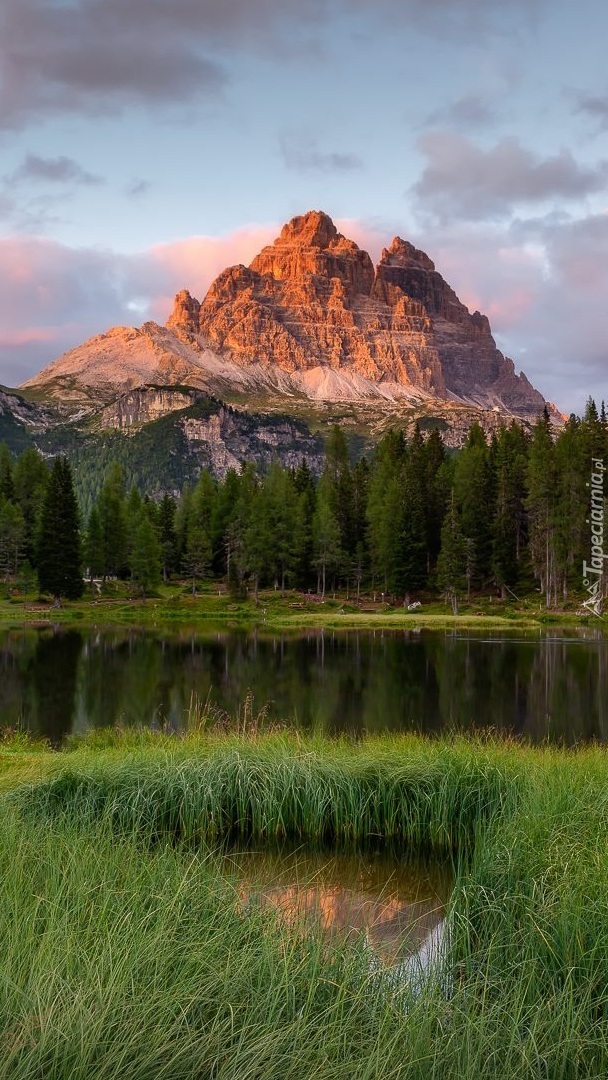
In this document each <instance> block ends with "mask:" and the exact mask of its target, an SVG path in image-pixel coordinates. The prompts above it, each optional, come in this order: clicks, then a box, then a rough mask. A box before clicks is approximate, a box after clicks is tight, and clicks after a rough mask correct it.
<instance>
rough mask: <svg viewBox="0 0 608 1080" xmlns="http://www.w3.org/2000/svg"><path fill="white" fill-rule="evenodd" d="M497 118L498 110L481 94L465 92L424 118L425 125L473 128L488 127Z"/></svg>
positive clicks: (463, 128) (462, 128) (460, 128)
mask: <svg viewBox="0 0 608 1080" xmlns="http://www.w3.org/2000/svg"><path fill="white" fill-rule="evenodd" d="M497 119H498V110H497V109H495V108H494V106H493V105H490V104H489V103H488V101H487V99H486V98H485V97H482V96H481V94H466V95H465V96H464V97H461V98H458V99H457V100H456V101H453V102H451V103H450V104H449V105H446V106H444V108H442V109H435V111H434V112H432V113H430V114H429V116H428V117H427V119H426V122H425V127H442V128H456V129H457V130H471V129H473V130H475V129H478V128H485V127H489V126H491V125H492V124H495V123H496V121H497Z"/></svg>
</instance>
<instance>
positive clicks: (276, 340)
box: [167, 211, 545, 418]
mask: <svg viewBox="0 0 608 1080" xmlns="http://www.w3.org/2000/svg"><path fill="white" fill-rule="evenodd" d="M167 325H168V326H170V327H171V328H172V329H173V330H181V331H182V332H184V331H185V332H187V333H190V334H193V335H197V336H200V337H201V338H202V339H203V340H204V341H205V342H206V343H207V344H208V345H209V346H210V347H211V349H213V350H214V351H216V352H218V353H220V354H221V355H225V356H227V357H230V359H231V360H232V361H233V362H236V363H237V364H239V365H241V366H244V367H246V366H249V365H252V364H255V365H262V366H265V367H275V368H278V369H280V370H281V371H283V372H285V373H288V374H289V375H291V376H294V375H295V376H297V377H298V378H297V381H298V383H299V385H301V386H302V388H303V389H304V390H305V391H306V390H307V389H308V388H309V387H310V386H312V385H313V384H315V385H318V383H319V380H320V378H321V376H320V375H319V374H318V373H319V370H321V371H323V370H324V369H325V370H326V371H334V372H336V373H341V374H342V375H345V376H347V378H348V379H349V380H350V382H351V383H352V381H353V379H355V380H356V379H357V378H360V379H364V380H366V381H367V382H369V383H372V384H376V385H377V386H379V385H382V386H383V388H384V392H385V393H386V395H387V396H389V397H393V398H395V399H399V398H403V397H411V398H414V399H416V398H418V399H419V400H420V399H429V398H435V399H440V400H446V401H447V400H452V401H458V400H459V401H461V402H462V403H463V404H467V405H478V406H480V407H482V408H485V409H492V408H494V407H498V408H499V410H500V411H502V412H506V413H512V414H515V415H519V416H523V417H530V418H532V417H536V416H537V415H538V413H539V412H540V410H542V408H543V405H544V404H545V401H544V398H543V397H542V395H541V394H540V393H539V392H538V391H537V390H535V389H534V388H533V387H532V386H531V385H530V383H529V382H528V380H527V379H526V377H525V376H524V375H517V374H516V373H515V369H514V366H513V363H512V361H511V360H509V359H507V358H506V357H504V356H503V354H502V353H501V352H500V351H499V350H498V348H497V347H496V343H495V341H494V339H493V337H492V334H491V331H490V325H489V322H488V320H487V318H486V317H485V316H484V315H481V314H480V313H479V312H478V311H476V312H474V313H473V314H471V313H470V312H469V311H468V309H467V308H466V307H465V306H464V304H462V303H461V302H460V300H459V299H458V297H457V296H456V294H455V293H454V291H453V290H452V289H451V288H450V286H449V285H448V284H447V282H446V281H445V280H444V279H443V278H442V276H441V274H439V273H438V272H437V271H436V270H435V266H434V264H433V262H432V261H431V259H430V258H429V257H428V255H426V254H425V253H424V252H422V251H419V250H418V249H417V248H415V247H414V246H413V245H412V244H410V243H408V242H407V241H405V240H402V239H401V238H400V237H396V238H395V239H394V240H393V242H392V244H391V245H390V247H388V248H386V249H385V250H384V251H383V253H382V259H381V261H380V263H379V265H378V266H377V268H376V270H375V271H374V268H373V266H372V262H371V259H370V257H369V255H368V254H367V252H365V251H362V250H361V249H360V248H359V247H358V246H357V244H355V243H354V241H352V240H348V239H346V238H345V237H344V236H342V235H341V234H340V233H339V232H338V231H337V229H336V227H335V225H334V223H333V221H332V220H331V218H329V217H328V216H327V215H326V214H323V213H321V212H319V211H311V212H309V213H308V214H304V215H303V216H301V217H296V218H294V219H293V220H292V221H290V222H289V223H288V224H287V225H285V226H284V228H283V230H282V232H281V234H280V236H279V237H278V239H277V240H276V241H275V242H274V244H271V245H270V246H268V247H266V248H264V249H263V251H261V252H260V254H259V255H257V256H256V258H255V259H254V260H253V262H252V263H251V265H250V266H249V267H245V266H233V267H230V268H228V269H227V270H225V271H224V272H223V273H222V274H220V275H219V277H218V278H217V279H216V280H215V281H214V282H213V284H212V285H211V287H210V289H209V291H208V293H207V295H206V297H205V299H204V300H203V302H202V303H200V304H199V302H198V300H196V299H194V298H193V297H191V296H190V294H189V293H188V292H186V291H184V292H181V293H179V294H178V296H177V297H176V303H175V309H174V311H173V314H172V316H171V318H170V319H169V322H168V323H167ZM312 372H316V373H317V374H316V376H315V378H311V377H310V375H311V373H312ZM340 396H341V397H342V399H343V395H340ZM351 396H354V397H356V393H355V394H353V395H351Z"/></svg>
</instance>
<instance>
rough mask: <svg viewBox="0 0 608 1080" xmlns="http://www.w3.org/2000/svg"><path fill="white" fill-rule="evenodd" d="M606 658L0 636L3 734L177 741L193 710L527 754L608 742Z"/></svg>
mask: <svg viewBox="0 0 608 1080" xmlns="http://www.w3.org/2000/svg"><path fill="white" fill-rule="evenodd" d="M607 671H608V663H607V653H606V641H605V639H604V636H603V634H602V633H601V632H600V631H599V630H596V629H591V628H587V629H583V630H580V631H572V630H561V629H560V630H551V631H546V630H543V631H542V632H538V631H537V632H529V633H522V632H516V633H513V634H508V633H504V632H500V633H498V632H496V633H492V632H480V633H479V632H478V633H476V632H473V631H466V630H463V631H453V630H447V631H424V630H422V631H418V632H416V631H412V630H404V631H388V630H385V631H344V632H328V631H325V632H321V631H314V632H308V633H305V634H302V635H299V636H289V635H277V636H270V635H262V634H259V633H257V634H256V633H250V634H244V633H217V634H213V635H207V636H204V635H197V634H193V633H190V632H188V633H181V634H180V633H173V632H172V633H164V632H160V631H159V632H156V631H152V632H151V631H143V630H133V629H116V630H107V629H104V630H103V631H101V630H100V631H94V630H80V629H78V630H77V629H69V630H65V629H60V628H59V627H57V628H55V629H52V628H44V629H38V630H29V629H28V630H10V631H4V632H2V633H1V634H0V726H2V727H13V728H14V727H16V726H17V725H21V726H22V727H24V728H26V729H28V730H30V731H31V732H33V733H35V734H37V735H44V736H47V737H48V738H49V739H50V740H51V741H52V742H53V743H54V744H56V745H57V744H59V743H60V742H61V740H62V738H63V737H64V736H65V735H66V734H68V733H73V732H83V731H86V730H88V729H90V728H92V727H107V726H114V725H123V726H129V725H146V726H156V727H162V728H165V729H169V730H173V731H179V730H182V729H183V728H184V726H185V723H186V716H187V713H188V709H189V706H190V703H191V702H192V701H199V702H204V701H206V700H209V701H210V702H213V704H214V705H216V706H217V708H218V709H223V710H226V711H227V712H228V713H230V714H231V715H233V714H234V713H235V712H236V710H237V709H238V708H239V707H241V708H242V705H243V702H244V700H245V698H246V695H247V693H248V691H251V692H252V694H253V712H254V713H256V714H257V713H258V712H259V711H260V710H263V711H264V712H265V714H266V715H267V718H268V719H269V720H270V721H279V720H280V721H287V722H289V723H290V724H294V725H299V726H301V727H302V728H305V729H309V728H311V727H316V728H318V729H319V730H322V731H323V732H326V733H328V734H334V733H335V734H337V733H341V732H348V733H355V734H357V733H361V732H363V731H369V732H386V731H392V732H397V731H418V732H426V733H440V732H445V731H447V730H459V731H465V732H466V731H472V730H475V729H488V728H491V729H494V730H495V731H496V732H499V733H505V734H506V733H509V734H515V735H523V736H526V737H527V738H528V739H530V740H532V741H534V742H542V741H544V740H546V739H548V740H551V741H558V742H563V743H566V744H573V743H577V742H581V741H588V740H591V739H597V740H600V741H604V740H605V739H606V738H607V736H608V701H607V697H606V694H607V690H608V682H607Z"/></svg>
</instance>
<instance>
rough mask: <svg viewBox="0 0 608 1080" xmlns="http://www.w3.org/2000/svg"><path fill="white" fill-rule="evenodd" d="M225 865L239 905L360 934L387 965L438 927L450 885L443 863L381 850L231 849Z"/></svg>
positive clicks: (328, 930)
mask: <svg viewBox="0 0 608 1080" xmlns="http://www.w3.org/2000/svg"><path fill="white" fill-rule="evenodd" d="M226 867H227V872H228V873H230V874H235V875H236V876H237V878H238V879H240V885H239V888H238V894H239V900H240V903H241V905H242V906H243V908H245V909H246V908H247V907H248V906H250V905H252V904H254V905H260V906H261V907H268V908H272V909H273V910H275V911H276V912H278V914H279V917H280V918H281V920H284V921H285V923H286V924H287V925H288V926H289V927H290V928H294V927H297V925H298V924H300V923H301V922H302V921H304V922H305V923H307V924H313V925H318V926H320V927H321V928H322V930H324V931H325V932H326V933H332V932H340V933H346V934H364V935H365V938H366V941H367V942H368V944H369V945H371V947H372V948H373V949H374V952H375V953H376V954H377V955H378V956H379V957H380V959H382V960H383V961H385V962H388V963H396V962H397V961H399V960H401V959H403V958H404V957H405V956H408V955H411V954H412V953H414V952H416V951H417V950H418V949H419V948H420V946H421V944H422V943H423V942H424V941H425V940H426V939H427V938H428V935H429V934H430V932H431V931H432V930H433V929H434V928H435V927H436V926H438V925H439V923H440V922H441V920H442V918H443V916H444V914H445V905H446V903H447V899H448V896H449V892H450V888H451V884H452V878H451V871H449V870H448V868H447V867H445V866H442V865H440V864H421V863H404V862H400V861H399V860H396V859H394V858H391V857H390V856H388V855H386V853H380V852H378V853H372V854H365V855H363V854H360V855H345V854H335V853H332V854H331V855H328V854H323V853H319V852H311V851H306V850H302V849H301V850H299V851H295V852H287V853H285V852H283V853H271V854H269V853H267V852H264V853H255V852H251V851H247V852H238V853H237V852H232V853H231V854H230V855H229V856H227V857H226Z"/></svg>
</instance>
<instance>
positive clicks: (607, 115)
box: [576, 94, 608, 130]
mask: <svg viewBox="0 0 608 1080" xmlns="http://www.w3.org/2000/svg"><path fill="white" fill-rule="evenodd" d="M577 98H578V106H577V110H576V111H577V112H579V113H587V115H588V116H591V117H593V119H594V120H597V121H598V124H599V126H600V129H602V130H604V129H605V128H608V94H605V95H604V96H603V97H601V96H594V95H591V94H578V95H577Z"/></svg>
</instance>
